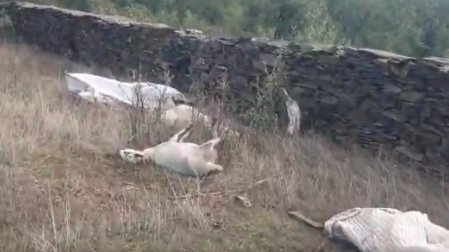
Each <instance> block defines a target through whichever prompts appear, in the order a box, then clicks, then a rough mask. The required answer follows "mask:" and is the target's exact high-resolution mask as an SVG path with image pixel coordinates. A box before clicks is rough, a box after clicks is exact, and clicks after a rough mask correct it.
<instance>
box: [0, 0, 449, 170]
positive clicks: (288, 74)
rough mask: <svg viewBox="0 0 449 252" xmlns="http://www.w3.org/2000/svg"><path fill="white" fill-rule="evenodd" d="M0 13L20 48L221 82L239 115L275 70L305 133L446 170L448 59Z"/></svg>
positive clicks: (23, 7) (9, 9) (53, 13)
mask: <svg viewBox="0 0 449 252" xmlns="http://www.w3.org/2000/svg"><path fill="white" fill-rule="evenodd" d="M1 8H3V9H4V10H5V11H6V13H7V14H8V15H9V18H10V20H11V22H12V24H13V27H14V29H15V31H16V33H17V34H18V35H20V36H21V37H22V39H23V40H24V41H25V42H27V43H30V44H35V45H38V46H39V47H41V48H42V49H44V50H48V51H51V52H54V53H57V54H60V55H64V56H66V57H69V58H71V59H75V60H78V61H81V62H84V63H90V62H94V63H96V64H99V65H101V66H104V67H108V68H110V69H112V70H113V72H126V71H127V69H137V68H138V67H139V65H140V67H141V69H142V72H143V73H146V74H147V77H146V79H147V80H150V81H156V82H162V81H163V80H162V78H161V77H160V76H162V75H163V73H164V72H166V71H167V70H168V71H170V72H171V73H172V74H173V75H174V80H173V83H172V85H174V86H175V87H176V88H178V89H180V90H182V91H184V92H186V91H188V90H189V87H190V86H191V83H192V81H194V82H196V83H202V84H205V85H204V86H203V87H204V88H209V87H212V88H213V89H214V88H215V89H214V90H216V87H219V86H220V85H217V81H216V80H217V79H219V77H220V76H222V75H225V76H226V77H227V80H228V82H229V90H228V91H229V94H230V95H231V96H232V97H234V98H236V99H238V101H240V103H239V105H240V107H241V108H243V109H245V108H248V107H250V106H253V105H254V99H255V98H254V97H255V95H254V94H255V91H256V90H257V88H256V86H255V85H259V86H260V85H262V84H261V83H264V82H263V81H262V82H261V81H260V80H263V79H264V78H265V77H266V75H267V72H270V71H271V70H272V68H273V67H274V66H276V67H278V68H280V69H282V72H283V73H284V76H283V81H282V85H284V86H285V87H286V89H287V90H288V91H289V93H290V94H291V96H292V97H293V98H294V99H296V100H297V101H298V103H299V104H300V107H301V109H302V110H303V122H302V124H303V125H305V127H306V128H307V127H313V128H314V129H315V130H316V131H317V132H320V133H322V134H325V135H327V136H329V137H330V138H332V139H334V140H337V141H343V142H346V141H348V140H356V141H357V142H358V143H359V144H361V145H363V146H365V147H367V148H370V149H374V150H378V149H379V148H386V149H393V150H394V153H398V154H399V156H403V157H407V158H408V159H409V160H414V161H418V162H421V163H423V164H432V165H445V164H448V163H449V127H448V125H449V73H448V72H449V62H448V61H447V60H444V59H440V58H421V59H416V58H410V57H405V56H401V55H397V54H393V53H388V52H384V51H377V50H371V49H363V48H352V47H342V46H316V45H304V44H302V45H298V44H291V43H288V42H285V41H261V40H258V39H254V38H220V39H211V38H206V37H204V36H202V35H201V34H197V33H196V32H193V31H192V30H182V31H181V30H176V29H173V28H171V27H168V26H166V25H155V24H143V23H137V22H134V21H131V20H127V19H124V18H121V17H111V16H108V17H107V16H98V15H93V14H88V13H83V12H78V11H68V10H63V9H59V8H55V7H49V6H38V5H32V4H28V3H10V4H4V5H3V6H2V7H1ZM257 83H259V84H257ZM218 84H219V83H218ZM278 102H279V101H278ZM281 118H285V113H284V114H283V115H282V116H281Z"/></svg>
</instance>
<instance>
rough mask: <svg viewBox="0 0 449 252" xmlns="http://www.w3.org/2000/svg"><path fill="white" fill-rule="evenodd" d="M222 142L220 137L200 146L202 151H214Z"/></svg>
mask: <svg viewBox="0 0 449 252" xmlns="http://www.w3.org/2000/svg"><path fill="white" fill-rule="evenodd" d="M220 141H221V138H220V137H217V138H214V139H212V140H210V141H207V142H205V143H203V144H202V145H200V148H201V149H213V148H214V147H215V146H216V145H217V144H218V143H219V142H220Z"/></svg>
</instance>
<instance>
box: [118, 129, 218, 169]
mask: <svg viewBox="0 0 449 252" xmlns="http://www.w3.org/2000/svg"><path fill="white" fill-rule="evenodd" d="M192 127H193V125H192V124H191V125H189V127H187V128H185V129H183V130H181V131H180V132H178V133H176V134H175V135H173V136H172V137H171V138H170V139H169V140H168V141H166V142H163V143H161V144H158V145H156V146H154V147H150V148H147V149H145V150H143V151H138V150H133V149H122V150H120V151H119V154H120V157H121V158H122V159H123V160H125V161H127V162H130V163H134V164H135V163H140V162H142V161H153V162H154V163H155V164H156V165H158V166H161V167H163V168H165V169H168V170H170V171H172V172H175V173H178V174H181V175H187V176H191V177H204V176H207V175H209V174H210V173H212V172H220V171H223V167H222V166H221V165H219V164H215V162H216V161H217V158H218V154H217V150H216V149H215V146H216V145H217V144H218V143H219V142H220V141H221V138H219V137H216V138H214V139H212V140H210V141H207V142H205V143H203V144H201V145H198V144H195V143H189V142H184V140H185V138H186V137H187V136H188V135H189V134H190V132H191V130H192Z"/></svg>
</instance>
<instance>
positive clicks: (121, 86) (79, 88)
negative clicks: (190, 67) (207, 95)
mask: <svg viewBox="0 0 449 252" xmlns="http://www.w3.org/2000/svg"><path fill="white" fill-rule="evenodd" d="M65 78H66V86H65V87H64V89H65V90H66V91H67V92H68V93H71V94H76V95H79V94H82V95H81V97H82V98H84V99H86V98H87V96H88V95H89V93H90V94H91V95H92V96H94V97H95V98H97V99H99V100H103V101H106V100H108V101H112V100H115V101H118V102H121V103H125V104H128V105H134V104H136V101H137V97H136V90H137V88H138V85H139V84H140V85H141V90H140V93H139V94H140V96H141V97H142V100H143V101H144V106H145V108H157V107H158V106H159V104H162V106H163V107H165V108H171V107H174V106H175V104H174V102H173V100H172V99H171V98H177V99H183V100H185V99H186V98H185V96H184V95H183V94H182V93H181V92H180V91H178V90H176V89H174V88H172V87H170V86H166V85H162V84H156V83H151V82H142V83H138V82H120V81H117V80H114V79H109V78H105V77H101V76H97V75H92V74H87V73H67V72H66V73H65ZM92 98H93V97H92ZM88 100H93V99H88Z"/></svg>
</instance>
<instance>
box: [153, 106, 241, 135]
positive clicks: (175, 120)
mask: <svg viewBox="0 0 449 252" xmlns="http://www.w3.org/2000/svg"><path fill="white" fill-rule="evenodd" d="M161 119H162V121H163V122H164V123H165V124H166V125H169V126H178V127H187V126H188V125H190V124H192V123H193V122H194V121H199V122H201V123H202V124H203V125H204V126H206V127H207V128H209V129H211V130H212V131H213V132H214V134H215V135H216V136H217V135H223V134H230V135H231V136H236V137H239V136H240V133H238V132H236V131H234V130H232V129H230V128H229V127H228V126H226V125H223V130H218V129H217V119H216V118H215V117H213V118H211V117H210V116H208V115H206V114H203V113H201V112H200V111H199V110H198V109H196V108H194V107H192V106H189V105H186V104H179V105H177V106H176V107H174V108H170V109H167V110H165V111H163V112H162V114H161Z"/></svg>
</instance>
